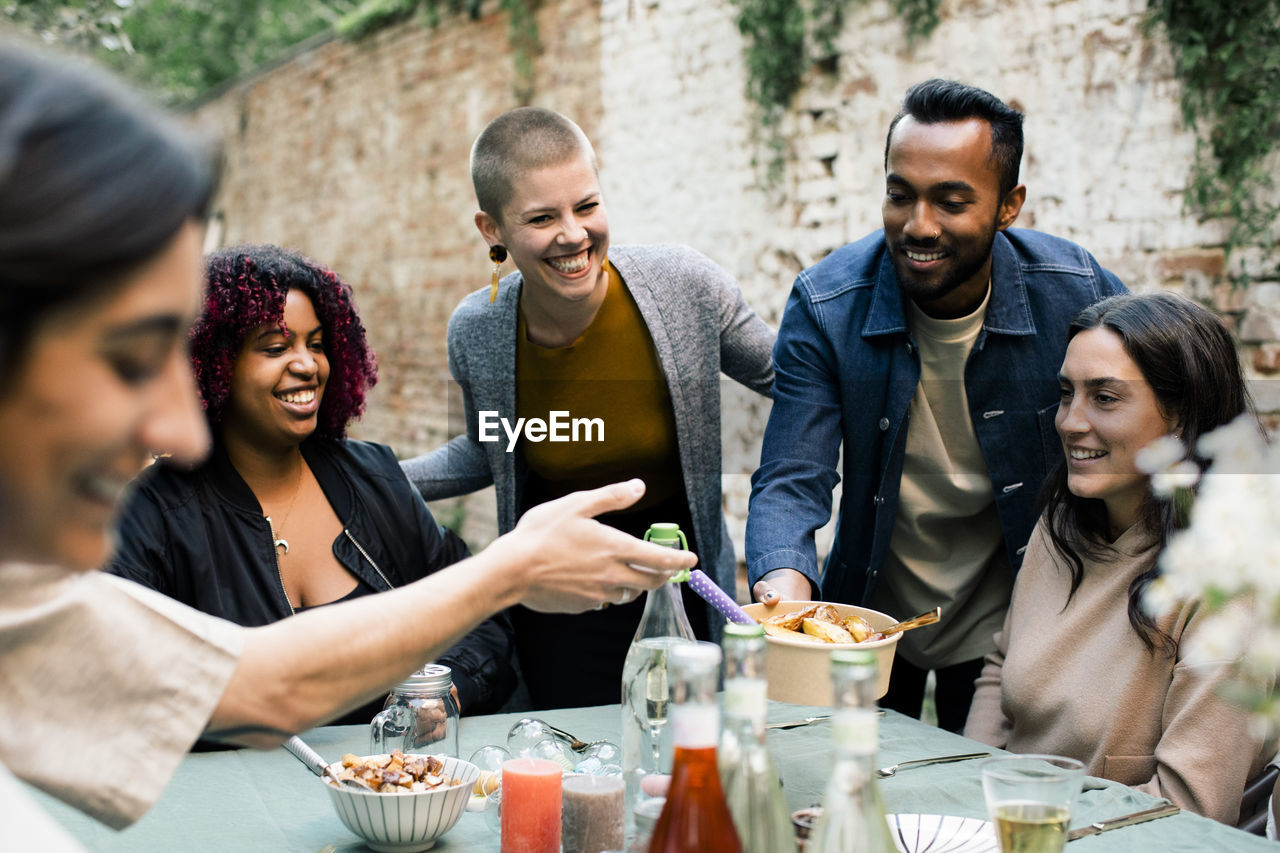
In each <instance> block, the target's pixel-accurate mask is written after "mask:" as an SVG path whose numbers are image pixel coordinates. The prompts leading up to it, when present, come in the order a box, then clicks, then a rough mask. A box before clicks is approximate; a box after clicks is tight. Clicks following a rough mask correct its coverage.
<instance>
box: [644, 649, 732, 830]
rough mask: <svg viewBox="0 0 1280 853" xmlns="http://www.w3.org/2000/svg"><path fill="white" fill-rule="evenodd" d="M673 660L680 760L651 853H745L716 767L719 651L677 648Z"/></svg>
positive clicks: (674, 768)
mask: <svg viewBox="0 0 1280 853" xmlns="http://www.w3.org/2000/svg"><path fill="white" fill-rule="evenodd" d="M670 660H671V677H672V691H671V692H672V700H673V705H672V709H671V733H672V740H673V741H674V744H675V758H674V760H673V763H672V766H671V787H670V788H669V789H668V791H667V802H666V804H665V805H664V806H663V807H662V814H661V816H659V818H658V823H657V825H656V826H655V827H654V828H653V838H652V840H651V841H650V842H649V853H742V842H741V841H740V840H739V839H738V831H737V829H735V828H734V825H733V815H731V814H730V813H729V804H728V803H727V802H725V798H724V790H723V789H722V788H721V787H720V768H719V764H718V762H717V761H716V745H717V742H718V741H719V739H720V708H719V707H718V706H717V704H716V683H717V682H718V681H719V675H720V647H719V646H717V645H715V644H714V643H688V644H684V645H680V646H676V647H674V648H673V649H672V650H671V659H670Z"/></svg>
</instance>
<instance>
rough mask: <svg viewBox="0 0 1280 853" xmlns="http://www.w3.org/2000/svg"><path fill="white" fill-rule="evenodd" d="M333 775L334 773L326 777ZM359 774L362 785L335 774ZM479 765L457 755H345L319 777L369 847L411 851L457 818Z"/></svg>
mask: <svg viewBox="0 0 1280 853" xmlns="http://www.w3.org/2000/svg"><path fill="white" fill-rule="evenodd" d="M330 777H333V778H330ZM334 778H336V779H338V780H342V779H358V780H360V781H362V782H364V783H365V784H366V785H368V786H369V788H370V790H367V791H366V790H362V789H359V788H355V787H352V786H349V785H343V786H341V787H340V786H339V785H337V784H335V782H334V781H333V779H334ZM479 778H480V768H479V767H476V766H475V765H474V764H471V763H469V762H466V761H462V760H461V759H458V758H451V757H449V756H436V755H415V754H407V755H406V754H405V753H402V752H400V750H396V751H394V752H392V753H391V754H390V755H385V754H384V755H369V756H364V757H360V756H356V755H351V754H347V755H344V756H342V760H341V761H339V762H336V763H334V764H331V765H330V766H329V768H328V770H327V771H326V772H325V776H324V777H323V778H322V781H323V783H324V786H325V788H326V789H328V791H329V798H330V799H331V800H333V806H334V808H335V809H336V810H337V812H338V817H339V818H340V819H341V820H342V822H343V823H344V824H346V827H347V829H349V830H351V831H352V832H354V833H355V834H356V835H358V836H360V838H362V839H363V840H364V843H365V844H366V845H368V846H369V847H370V849H373V850H379V851H392V853H410V851H415V850H427V849H430V848H431V847H434V846H435V843H436V840H437V839H438V838H440V836H442V835H444V834H445V833H446V832H448V831H449V830H450V829H452V828H453V825H454V824H455V823H457V822H458V818H460V817H461V816H462V812H463V810H464V809H465V808H466V805H467V800H468V799H469V798H470V797H471V789H472V787H473V786H474V785H475V783H476V780H477V779H479Z"/></svg>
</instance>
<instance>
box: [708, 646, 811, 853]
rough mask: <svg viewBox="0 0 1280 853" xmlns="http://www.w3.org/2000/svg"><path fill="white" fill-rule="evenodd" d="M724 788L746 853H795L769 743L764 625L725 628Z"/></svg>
mask: <svg viewBox="0 0 1280 853" xmlns="http://www.w3.org/2000/svg"><path fill="white" fill-rule="evenodd" d="M722 644H723V646H724V724H723V725H722V726H721V728H720V749H719V752H718V754H717V755H718V758H719V761H720V783H721V786H722V787H723V788H724V794H725V798H726V799H727V800H728V801H729V811H730V812H731V813H732V814H733V823H734V826H735V827H736V828H737V830H738V838H740V839H741V840H742V849H743V850H744V851H746V853H794V851H795V849H796V841H795V830H794V829H793V828H792V826H791V815H790V812H789V811H788V810H787V801H786V798H785V797H784V796H783V794H782V783H781V782H780V781H779V780H778V773H777V771H776V770H775V769H774V766H773V760H772V758H770V756H769V748H768V746H767V745H766V744H765V728H764V724H765V712H766V710H767V707H768V700H767V698H766V696H765V692H766V682H765V671H764V655H765V640H764V626H763V625H740V624H738V623H735V622H730V623H728V624H727V625H725V626H724V640H723V641H722Z"/></svg>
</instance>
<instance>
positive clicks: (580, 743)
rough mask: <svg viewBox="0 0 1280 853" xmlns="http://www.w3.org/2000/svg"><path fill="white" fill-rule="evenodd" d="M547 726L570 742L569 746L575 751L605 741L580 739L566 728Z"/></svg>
mask: <svg viewBox="0 0 1280 853" xmlns="http://www.w3.org/2000/svg"><path fill="white" fill-rule="evenodd" d="M547 728H548V729H550V730H551V733H552V734H553V735H555V736H556V737H558V738H560V740H562V741H564V742H565V743H567V744H569V748H570V749H572V750H573V751H574V752H582V751H584V750H586V749H587V748H588V747H592V746H595V745H596V744H598V743H604V741H602V740H592V741H586V740H579V739H578V737H577V736H576V735H571V734H569V733H568V732H566V731H565V730H564V729H557V728H556V727H555V726H553V725H550V724H548V725H547Z"/></svg>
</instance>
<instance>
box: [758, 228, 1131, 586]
mask: <svg viewBox="0 0 1280 853" xmlns="http://www.w3.org/2000/svg"><path fill="white" fill-rule="evenodd" d="M992 255H993V260H992V265H991V282H992V284H991V296H990V301H989V303H988V306H987V312H986V316H985V318H984V320H983V325H982V330H981V331H980V332H979V334H978V338H977V340H976V341H975V342H974V345H973V350H972V352H971V353H970V355H969V360H968V363H967V364H966V365H965V372H964V375H965V390H966V392H967V394H968V399H969V413H970V417H971V418H972V420H973V424H974V432H975V433H976V434H977V438H978V444H979V445H980V446H981V448H982V453H983V456H984V457H985V458H986V460H987V470H988V472H989V474H990V477H991V486H992V490H993V491H994V493H995V502H996V511H997V513H998V514H999V516H1000V525H1001V528H1002V530H1003V532H1004V546H1005V548H1006V549H1007V550H1008V556H1009V564H1010V565H1011V566H1012V567H1013V570H1014V571H1015V572H1016V571H1017V569H1018V567H1019V565H1020V564H1021V562H1022V552H1023V550H1024V549H1025V546H1026V543H1027V540H1028V538H1029V537H1030V535H1031V530H1032V528H1033V527H1034V526H1035V521H1036V494H1037V492H1038V491H1039V489H1040V486H1041V484H1042V483H1043V482H1044V480H1045V478H1046V477H1047V475H1048V473H1049V470H1050V467H1051V465H1052V463H1053V462H1054V461H1055V460H1057V459H1058V458H1059V457H1060V456H1061V454H1062V449H1061V445H1060V443H1059V442H1058V438H1057V434H1056V431H1055V429H1054V424H1053V420H1054V414H1055V412H1056V410H1057V405H1058V382H1057V375H1058V370H1059V369H1060V368H1061V366H1062V358H1063V355H1064V353H1065V352H1066V333H1067V327H1068V325H1069V323H1070V321H1071V319H1072V318H1073V317H1074V316H1075V315H1076V313H1077V312H1078V311H1080V309H1082V308H1084V307H1085V306H1087V305H1090V304H1092V303H1093V302H1096V301H1098V300H1099V299H1101V298H1103V297H1105V296H1109V295H1111V294H1113V293H1121V292H1124V290H1125V287H1124V285H1123V284H1122V283H1121V282H1120V280H1119V279H1117V278H1116V277H1115V276H1114V275H1113V274H1111V273H1110V272H1107V271H1106V270H1104V269H1102V267H1100V266H1099V265H1098V262H1097V261H1096V260H1095V259H1094V258H1093V256H1092V255H1090V254H1089V253H1088V252H1086V251H1085V250H1084V249H1082V248H1081V247H1079V246H1077V245H1075V244H1074V243H1071V242H1068V241H1066V240H1063V239H1060V238H1056V237H1051V236H1049V235H1047V234H1041V233H1039V232H1036V231H1028V230H1024V229H1010V230H1008V231H1005V232H997V234H996V236H995V242H994V244H993V246H992ZM774 367H775V370H776V378H775V382H774V401H773V411H772V412H771V414H770V416H769V424H768V427H767V428H766V429H765V435H764V446H763V449H762V451H761V458H760V467H759V469H757V470H756V472H755V474H754V475H753V476H752V478H751V482H752V490H751V505H750V511H749V515H748V519H747V569H748V577H749V580H750V581H751V583H755V582H756V581H757V580H759V579H760V577H761V576H762V575H764V574H765V573H766V572H769V571H772V570H773V569H777V568H784V567H785V568H793V569H796V570H797V571H800V572H801V573H803V574H804V575H805V576H806V577H808V578H809V580H810V581H811V582H812V583H813V584H814V585H815V587H819V588H820V589H821V595H822V598H823V600H826V601H843V602H850V603H857V604H861V603H864V602H865V601H866V600H867V599H868V597H869V596H870V594H871V592H872V591H873V590H874V589H875V587H876V585H877V584H878V583H879V580H880V573H881V570H882V569H883V567H884V563H885V557H886V555H887V553H888V550H889V540H890V538H891V536H892V534H893V524H894V516H895V514H896V513H897V511H898V487H899V482H900V480H901V477H902V466H903V459H904V456H905V451H906V442H907V414H908V410H909V407H910V404H911V397H912V395H913V394H914V392H915V388H916V385H917V384H918V383H919V381H920V358H919V354H918V353H917V351H916V344H915V341H914V340H913V339H912V336H911V334H910V332H909V331H908V330H907V322H906V317H905V314H904V312H903V307H902V297H901V294H900V292H899V290H898V283H897V277H896V275H895V273H894V269H893V264H892V262H891V260H890V258H889V253H888V252H887V251H886V249H885V242H884V233H883V232H876V233H874V234H871V235H870V236H868V237H865V238H863V239H862V240H859V241H858V242H856V243H851V244H849V245H847V246H844V247H842V248H840V249H838V250H837V251H835V252H833V253H832V254H831V255H829V256H828V257H827V258H826V259H824V260H823V261H822V262H821V263H819V264H817V265H816V266H814V267H812V268H810V269H807V270H805V271H804V272H802V273H801V274H800V276H799V277H798V278H797V279H796V282H795V286H794V287H793V288H792V291H791V295H790V297H789V298H788V300H787V307H786V310H785V312H784V314H783V316H782V323H781V327H780V329H779V331H778V341H777V344H776V345H775V347H774ZM842 444H843V446H844V459H843V464H842V465H841V469H840V470H841V473H837V468H836V466H837V463H838V461H839V456H840V449H841V445H842ZM841 474H843V478H844V490H843V495H842V497H841V501H840V514H839V518H838V521H837V524H836V535H835V541H834V543H833V545H832V548H831V553H830V554H829V555H828V557H827V564H826V567H825V569H824V571H823V573H822V577H821V582H820V581H819V575H818V566H817V557H816V550H815V546H814V531H816V530H817V529H818V528H819V527H822V526H823V525H824V524H826V523H827V522H828V521H829V520H830V518H831V494H832V489H833V488H835V485H836V483H837V482H839V481H840V479H841Z"/></svg>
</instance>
